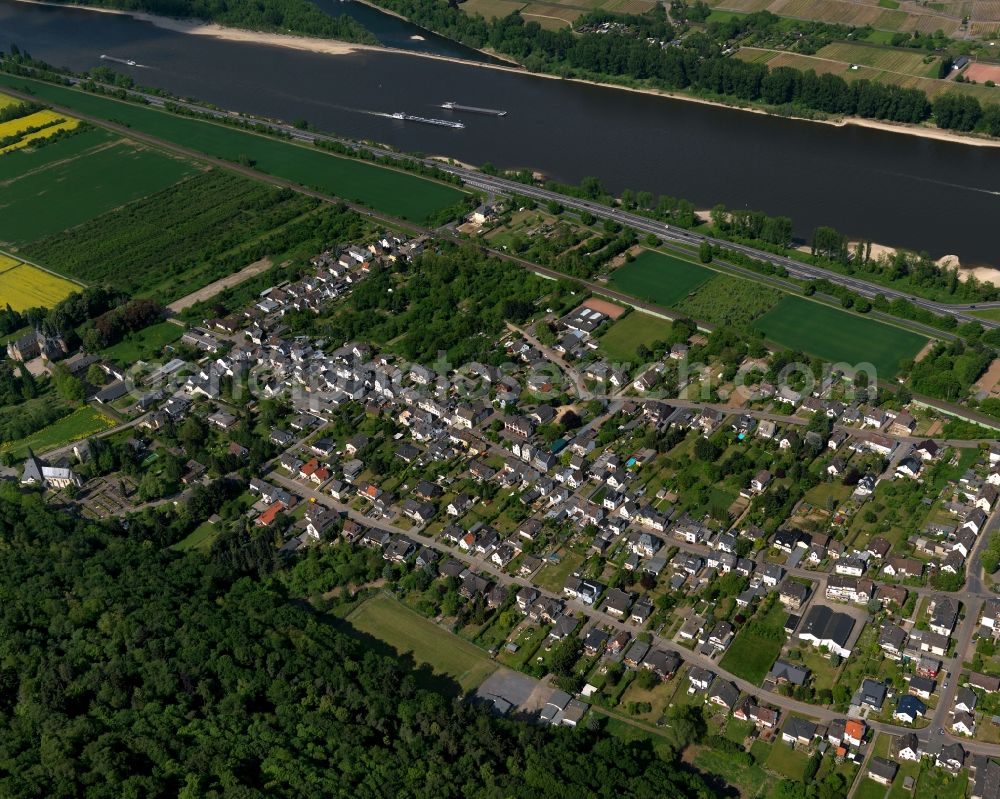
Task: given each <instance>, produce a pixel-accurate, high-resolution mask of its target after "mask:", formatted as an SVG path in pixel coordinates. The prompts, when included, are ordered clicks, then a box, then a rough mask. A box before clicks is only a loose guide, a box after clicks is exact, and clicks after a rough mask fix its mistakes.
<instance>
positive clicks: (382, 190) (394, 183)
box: [0, 75, 464, 235]
mask: <svg viewBox="0 0 1000 799" xmlns="http://www.w3.org/2000/svg"><path fill="white" fill-rule="evenodd" d="M0 85H3V86H7V87H10V88H13V89H20V90H24V89H25V88H26V87H28V88H30V90H31V91H32V92H34V94H35V96H36V97H37V98H38V99H39V100H41V101H43V102H51V103H56V104H59V105H62V106H64V107H67V108H72V109H74V110H76V111H77V112H78V113H81V114H86V115H89V116H92V117H96V118H100V119H105V120H108V121H110V122H118V123H121V124H125V125H128V126H129V127H130V128H133V129H134V130H136V131H140V132H142V133H145V134H147V135H150V136H156V137H158V138H160V139H164V140H166V141H170V142H173V143H175V144H179V145H181V146H183V147H187V148H190V149H192V150H197V151H199V152H202V153H205V154H207V155H211V156H215V157H217V158H224V159H226V160H229V161H236V160H238V159H239V160H245V159H249V160H250V161H253V162H254V165H255V167H256V168H257V169H259V170H261V171H263V172H267V173H268V174H271V175H276V176H279V177H283V178H286V179H288V180H293V181H295V182H296V183H299V184H301V185H303V186H309V187H312V188H315V189H317V190H319V191H323V192H327V193H329V194H335V195H336V196H338V197H342V198H343V199H345V200H351V201H356V202H360V203H363V204H365V205H367V206H370V207H372V208H375V209H377V210H379V211H383V212H385V213H387V214H392V215H393V216H399V217H402V218H404V219H410V220H413V221H416V222H422V221H423V220H425V219H426V218H427V217H428V216H429V215H430V214H432V213H433V212H435V211H438V210H440V209H442V208H447V207H448V206H450V205H454V204H455V203H457V202H458V201H459V200H460V199H461V198H462V196H463V194H464V193H463V192H462V191H461V190H460V189H457V188H455V187H454V186H448V185H445V184H443V183H437V182H435V181H432V180H426V179H424V178H421V177H418V176H416V175H412V174H407V173H405V172H397V171H395V170H392V169H385V168H383V167H380V166H377V165H374V164H367V163H364V162H362V161H356V160H353V159H350V158H341V157H337V156H335V155H332V154H330V153H326V152H323V151H321V150H317V149H314V148H313V147H310V146H307V145H305V146H303V145H295V144H291V143H288V142H282V141H279V140H277V139H272V138H269V137H266V136H259V135H256V134H253V133H248V132H245V131H241V130H237V129H235V128H230V127H227V126H225V125H221V124H214V123H211V122H206V121H202V120H197V119H190V118H187V117H179V116H174V115H172V114H169V113H166V112H163V111H157V110H154V109H150V108H145V107H141V106H138V105H132V104H129V103H123V102H119V101H117V100H112V99H110V98H107V97H100V96H97V95H92V94H86V93H84V92H81V91H76V90H75V89H69V88H65V87H62V86H53V85H50V84H46V83H42V82H39V81H32V80H28V79H26V78H17V77H13V76H10V75H0ZM0 235H2V233H0Z"/></svg>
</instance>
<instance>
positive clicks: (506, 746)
mask: <svg viewBox="0 0 1000 799" xmlns="http://www.w3.org/2000/svg"><path fill="white" fill-rule="evenodd" d="M0 541H2V545H3V547H4V550H5V552H4V559H3V568H2V571H0V593H2V595H3V597H4V601H3V603H2V604H0V725H2V727H3V729H4V734H3V735H2V736H0V795H3V796H5V797H10V799H19V797H37V796H45V797H51V798H55V797H76V796H84V795H85V796H88V797H94V798H97V799H100V798H102V797H108V798H109V799H111V798H112V797H113V799H120V797H123V796H141V797H183V799H194V797H222V796H227V797H241V799H251V798H255V797H265V796H267V797H297V798H298V797H317V799H319V797H323V798H324V799H325V797H332V796H351V797H387V796H397V797H406V796H414V797H415V796H427V797H441V798H443V799H447V797H518V796H524V797H537V796H548V797H572V799H578V797H580V796H598V797H642V798H644V799H645V798H646V797H648V799H653V798H654V797H656V799H664V798H666V799H671V798H672V797H677V798H678V799H679V798H680V797H695V798H696V799H697V798H699V797H704V799H708V798H709V797H711V796H713V795H714V794H713V792H712V791H711V790H710V789H709V788H708V787H707V786H706V785H705V783H704V782H703V781H702V780H701V779H700V777H699V776H698V775H697V774H695V773H693V772H690V771H688V770H685V769H682V768H681V767H680V766H679V765H678V763H677V761H676V760H668V759H663V758H661V757H659V756H658V755H656V754H655V753H654V752H653V751H652V748H651V746H650V745H649V744H648V742H625V741H623V740H621V739H619V738H616V737H613V736H610V735H606V734H602V733H600V732H597V731H594V730H590V729H582V728H581V729H578V730H568V729H553V728H545V727H540V726H535V725H530V724H526V723H523V722H516V721H510V720H501V719H495V718H492V717H490V716H489V715H487V714H486V713H485V712H484V711H482V710H479V709H477V708H475V707H473V706H472V705H469V704H467V703H463V702H455V701H452V700H449V699H446V698H445V697H444V696H443V695H440V694H437V693H432V692H429V691H427V690H425V689H423V688H421V687H419V681H418V679H417V677H416V676H415V674H414V673H413V672H412V671H411V669H410V668H409V666H408V664H407V663H405V662H401V661H399V660H397V659H395V658H389V657H385V656H383V655H380V654H377V653H376V651H374V649H373V648H371V647H368V646H365V645H363V643H362V642H361V641H360V640H358V639H357V638H356V637H354V636H351V635H349V634H348V633H347V632H346V630H347V628H346V627H345V626H343V625H342V624H341V623H338V622H337V621H336V620H333V619H331V618H329V617H325V616H324V615H322V614H321V613H319V612H318V611H316V610H314V609H313V608H312V607H311V606H310V605H309V604H308V603H307V602H303V601H296V597H295V596H294V595H292V594H290V593H289V589H288V588H287V587H286V585H285V584H284V581H282V580H279V579H275V578H273V577H270V576H265V577H263V578H261V577H258V576H256V575H255V576H252V577H251V576H248V575H247V574H244V573H241V572H239V571H237V570H235V569H234V568H232V567H230V566H227V565H225V564H224V563H221V562H219V561H218V560H213V559H209V558H205V557H202V556H200V555H196V554H189V555H186V556H181V555H177V554H173V553H170V552H169V551H167V550H164V549H161V548H159V547H156V546H151V545H150V542H149V541H144V540H143V536H142V534H141V531H139V530H136V531H133V530H130V531H128V532H126V531H124V530H122V529H121V528H120V527H119V526H118V524H117V523H115V522H108V523H103V524H102V523H96V522H91V521H86V520H82V519H79V518H75V517H73V516H70V515H68V514H63V513H57V512H55V511H53V510H52V509H49V508H47V507H46V506H45V505H44V504H43V502H42V501H41V499H40V498H39V497H38V496H37V495H34V494H28V495H23V496H20V495H18V494H17V492H16V491H15V490H14V489H12V488H10V487H9V486H4V487H3V488H0ZM271 552H272V553H273V548H272V549H271ZM268 557H269V558H273V557H274V556H273V554H272V555H269V556H268ZM275 568H279V569H280V568H281V566H280V564H279V565H278V566H276V567H275ZM331 579H335V575H334V574H331Z"/></svg>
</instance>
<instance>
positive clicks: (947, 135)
mask: <svg viewBox="0 0 1000 799" xmlns="http://www.w3.org/2000/svg"><path fill="white" fill-rule="evenodd" d="M359 1H360V2H364V1H365V0H359ZM17 2H20V3H31V4H33V5H43V6H53V7H57V8H76V9H82V10H85V11H95V12H98V13H101V14H117V15H120V16H128V17H132V18H134V19H137V20H140V21H142V22H147V23H149V24H151V25H155V26H156V27H158V28H162V29H164V30H170V31H174V32H176V33H187V34H191V35H193V36H208V37H211V38H214V39H222V40H225V41H229V42H248V43H252V44H264V45H269V46H273V47H287V48H289V49H293V50H305V51H308V52H312V53H323V54H325V55H348V54H350V53H354V52H358V51H364V50H373V51H378V52H388V53H397V54H400V55H407V56H415V57H417V58H431V59H435V60H438V61H451V62H454V63H457V64H464V65H466V66H473V67H479V68H481V69H493V70H499V71H502V72H516V73H518V74H521V75H530V76H532V77H535V78H541V79H545V80H565V81H572V82H574V83H584V84H587V85H590V86H600V87H603V88H607V89H618V90H619V91H627V92H635V93H637V94H647V95H654V96H657V97H667V98H670V99H673V100H683V101H684V102H689V103H701V104H702V105H709V106H715V107H717V108H728V109H731V110H735V111H749V112H751V113H754V114H762V115H764V116H774V115H773V114H769V113H768V112H767V111H765V110H763V109H761V108H750V107H747V106H742V105H735V104H733V105H731V104H728V103H721V102H718V101H715V100H707V99H705V98H702V97H693V96H691V95H689V94H684V93H682V92H670V91H664V90H660V89H648V88H636V87H632V86H621V85H619V84H616V83H605V82H602V81H594V80H586V79H583V78H562V77H559V76H558V75H546V74H544V73H539V72H528V71H527V70H525V69H524V68H523V67H520V66H515V65H514V64H513V63H512V64H511V65H509V66H508V65H505V64H487V63H483V62H480V61H469V60H467V59H464V58H456V57H454V56H443V55H438V54H436V53H423V52H417V51H414V50H401V49H399V48H392V47H383V46H381V45H371V44H357V43H354V42H342V41H339V40H336V39H321V38H316V37H310V36H293V35H291V34H284V33H268V32H265V31H254V30H246V29H243V28H229V27H226V26H223V25H218V24H216V23H213V22H203V21H199V20H189V19H174V18H172V17H163V16H159V15H157V14H147V13H145V12H142V11H125V10H120V9H114V8H97V7H95V6H88V5H78V4H75V3H52V2H46V0H17ZM367 4H368V5H372V6H373V7H375V8H379V10H381V11H385V9H382V8H381V7H378V6H374V4H372V3H367ZM386 13H391V12H386ZM397 16H398V15H397ZM489 55H492V56H495V57H497V58H503V56H497V55H496V54H495V53H489ZM789 118H790V119H794V120H795V121H799V122H813V123H815V124H820V125H832V126H834V127H845V126H847V125H855V126H858V127H863V128H872V129H875V130H882V131H886V132H889V133H903V134H907V135H910V136H920V137H922V138H925V139H935V140H937V141H945V142H952V143H956V144H968V145H972V146H974V147H1000V140H994V139H985V138H979V137H975V136H962V135H960V134H958V133H953V132H951V131H946V130H940V129H939V128H934V127H930V126H925V125H905V124H901V123H890V122H880V121H878V120H874V119H861V118H857V117H850V118H847V119H806V118H804V117H789Z"/></svg>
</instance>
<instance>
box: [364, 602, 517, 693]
mask: <svg viewBox="0 0 1000 799" xmlns="http://www.w3.org/2000/svg"><path fill="white" fill-rule="evenodd" d="M347 621H349V622H350V623H351V625H352V626H353V627H356V628H357V629H359V630H361V631H362V632H365V633H368V634H369V635H372V636H374V637H375V638H378V639H379V640H381V641H385V642H386V643H387V644H389V646H391V647H392V648H393V649H395V650H396V651H397V652H400V653H404V652H409V653H412V655H413V659H414V660H415V661H416V662H417V663H418V664H419V663H426V664H427V665H429V666H430V667H431V669H433V671H434V672H435V673H436V674H444V675H447V676H449V677H451V678H452V679H454V680H455V681H456V682H457V683H458V684H459V685H460V686H461V687H462V690H464V691H471V690H473V689H474V688H476V686H478V685H479V684H480V683H481V682H482V681H483V680H485V679H486V678H487V677H488V676H489V675H490V674H492V673H493V672H494V671H495V670H496V668H497V664H496V663H494V662H493V661H492V660H491V659H490V658H489V656H488V655H487V654H486V653H485V652H484V651H483V650H481V649H480V648H479V647H477V646H475V645H474V644H471V643H469V642H468V641H466V640H465V639H464V638H459V637H458V636H457V635H452V634H451V633H450V632H448V631H447V630H444V629H442V628H440V627H438V626H437V625H436V624H434V622H432V621H430V620H429V619H425V618H424V617H423V616H421V615H420V614H418V613H416V612H415V611H412V610H410V609H409V608H408V607H406V606H405V605H403V604H401V603H400V602H397V601H396V600H395V599H393V598H392V597H391V596H388V595H387V594H377V595H376V596H373V597H372V598H371V599H369V600H368V601H366V602H365V603H364V604H362V605H361V606H360V607H358V608H357V610H355V611H354V612H353V613H351V614H350V615H349V616H348V617H347Z"/></svg>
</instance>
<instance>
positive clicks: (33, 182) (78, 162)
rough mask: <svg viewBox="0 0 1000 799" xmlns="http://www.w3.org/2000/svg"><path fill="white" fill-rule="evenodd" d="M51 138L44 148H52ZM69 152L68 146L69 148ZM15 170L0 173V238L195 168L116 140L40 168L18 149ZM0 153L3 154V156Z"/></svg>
mask: <svg viewBox="0 0 1000 799" xmlns="http://www.w3.org/2000/svg"><path fill="white" fill-rule="evenodd" d="M72 141H73V140H72V139H67V140H66V142H57V143H55V144H52V145H49V147H46V148H45V149H46V150H48V149H50V148H51V149H57V148H59V147H60V146H61V145H62V144H64V143H65V144H69V143H72ZM69 152H70V153H73V150H72V149H70V150H69ZM9 157H10V158H12V159H15V158H16V159H18V163H19V164H21V165H22V167H27V168H28V171H22V172H21V174H20V175H17V176H9V177H7V178H6V179H3V178H2V177H0V180H2V181H3V182H2V183H0V241H4V242H15V243H23V242H28V241H33V240H34V239H38V238H41V237H42V236H45V235H48V234H50V233H56V232H58V231H61V230H65V229H66V228H70V227H73V226H75V225H78V224H80V223H81V222H85V221H86V220H88V219H92V218H93V217H95V216H97V215H99V214H102V213H104V212H105V211H110V210H111V209H112V208H117V207H119V206H121V205H124V204H125V203H128V202H131V201H132V200H136V199H138V198H139V197H144V196H145V195H147V194H151V193H153V192H156V191H159V190H160V189H163V188H166V187H167V186H170V185H171V184H173V183H176V182H177V181H178V180H180V179H181V178H183V177H185V176H186V175H190V174H191V173H193V172H194V171H195V167H194V165H193V164H191V163H190V162H189V161H184V160H182V159H180V158H175V157H171V156H167V155H164V154H162V153H159V152H156V151H154V150H150V149H149V148H147V147H141V146H139V145H136V144H132V143H129V142H126V141H124V140H119V141H118V142H117V143H116V144H114V145H113V146H108V147H103V148H96V149H92V150H90V151H89V152H86V153H80V152H77V153H75V154H74V155H73V156H71V157H68V158H66V159H64V160H61V161H51V160H50V161H48V162H47V163H46V164H45V168H43V169H36V168H33V167H31V166H30V164H31V159H30V157H29V158H27V159H24V158H23V157H22V156H21V155H20V154H16V155H11V156H9ZM5 158H6V157H5Z"/></svg>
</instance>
